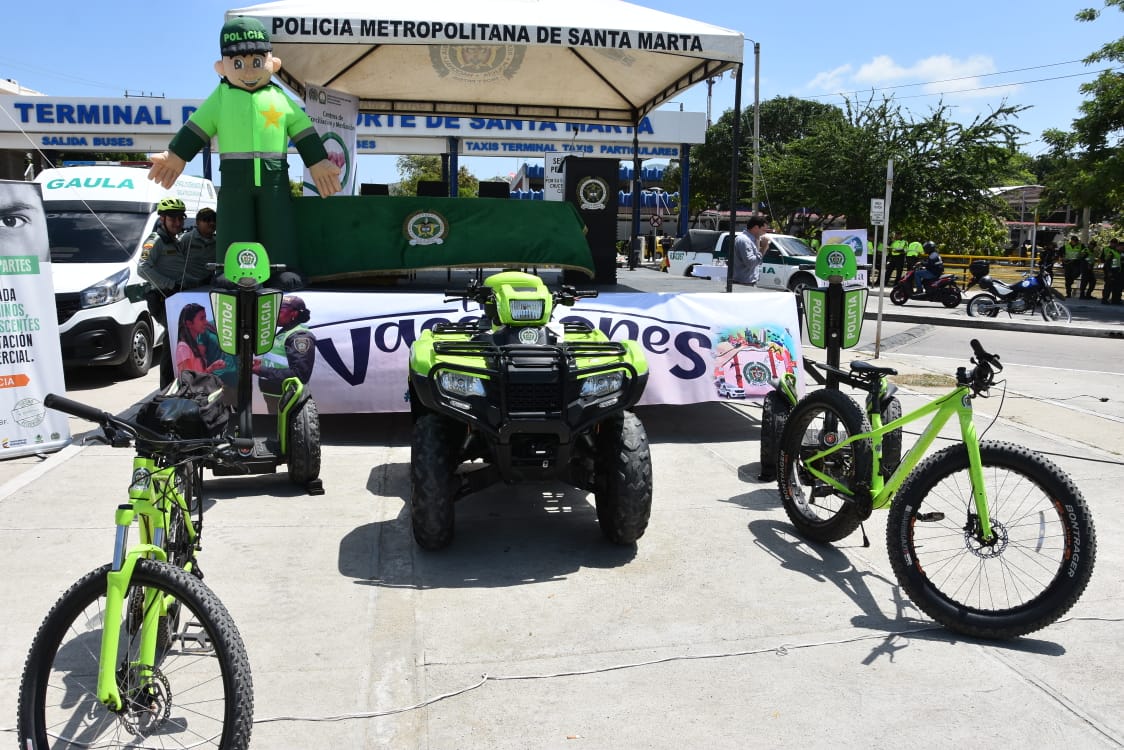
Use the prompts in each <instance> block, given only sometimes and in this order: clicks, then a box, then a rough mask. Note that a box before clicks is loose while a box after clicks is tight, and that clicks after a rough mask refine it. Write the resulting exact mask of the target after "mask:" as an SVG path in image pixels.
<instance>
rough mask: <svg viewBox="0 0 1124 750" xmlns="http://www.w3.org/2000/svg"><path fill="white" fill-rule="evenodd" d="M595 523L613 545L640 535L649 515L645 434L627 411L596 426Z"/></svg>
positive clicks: (648, 456)
mask: <svg viewBox="0 0 1124 750" xmlns="http://www.w3.org/2000/svg"><path fill="white" fill-rule="evenodd" d="M596 444H597V450H596V455H597V458H596V468H595V472H596V485H595V486H596V489H595V491H594V498H595V500H596V502H597V522H598V523H599V524H600V525H601V533H602V534H604V535H605V538H606V539H608V540H609V541H610V542H613V543H614V544H633V543H634V542H635V541H636V540H637V539H639V538H640V537H642V536H644V531H645V529H647V528H648V518H649V517H650V516H651V514H652V456H651V453H650V452H649V449H648V434H647V432H645V430H644V425H643V424H641V422H640V419H639V418H638V417H637V416H636V415H635V414H633V413H632V412H630V411H626V412H624V413H622V414H620V415H619V416H615V417H613V418H610V419H607V420H605V421H604V422H602V423H601V424H599V425H598V426H597V436H596Z"/></svg>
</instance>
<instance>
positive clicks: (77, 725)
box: [19, 560, 254, 749]
mask: <svg viewBox="0 0 1124 750" xmlns="http://www.w3.org/2000/svg"><path fill="white" fill-rule="evenodd" d="M108 572H109V566H108V565H106V566H103V567H101V568H98V569H97V570H95V571H93V572H91V573H88V574H87V575H86V576H85V577H83V578H81V579H80V580H79V581H78V582H77V583H75V584H74V585H73V586H71V587H70V589H69V590H67V591H66V593H64V594H63V595H62V596H61V597H60V598H59V600H58V602H57V603H56V604H55V606H54V607H52V609H51V611H50V613H49V614H48V615H47V617H46V619H45V620H44V621H43V624H42V625H41V626H40V628H39V632H38V634H37V635H36V636H35V640H34V641H33V642H32V645H31V651H30V652H29V653H28V656H27V662H26V663H25V665H24V669H23V678H22V680H21V681H20V692H19V736H20V740H19V741H20V745H21V747H22V746H23V745H24V744H25V743H27V742H28V741H30V742H31V743H32V744H31V745H29V747H30V746H34V747H42V748H46V747H52V748H71V747H73V748H79V747H80V748H88V747H136V746H143V747H165V746H167V747H217V748H224V749H226V748H232V749H233V748H237V749H241V748H245V747H247V746H248V745H249V742H250V731H251V729H252V728H253V708H254V696H253V682H252V680H251V678H250V664H249V660H248V659H247V657H246V649H245V647H244V646H243V644H242V638H241V636H240V635H239V634H238V629H237V628H236V627H235V625H234V622H233V620H231V618H230V615H229V614H228V613H227V611H226V608H225V607H223V605H222V603H221V602H220V601H219V600H218V597H216V596H215V595H214V594H213V593H212V592H211V590H210V589H208V588H207V587H206V586H204V585H203V583H202V582H201V581H199V580H197V579H195V578H193V577H192V576H190V575H189V574H187V573H185V572H184V571H182V570H180V569H178V568H173V567H172V566H170V565H167V564H166V563H160V562H156V561H153V560H139V561H138V562H137V565H136V568H135V569H134V570H133V577H132V581H131V583H130V590H131V589H132V588H134V587H135V588H138V589H144V588H148V589H155V590H156V592H157V593H159V594H161V595H163V596H170V597H174V598H175V599H176V600H177V601H178V602H179V604H180V607H181V614H180V623H181V626H180V628H179V629H178V631H177V632H176V633H175V635H174V637H173V638H172V642H171V644H169V645H168V646H165V647H160V648H158V649H157V655H156V663H155V665H154V666H153V667H152V669H151V673H149V670H144V672H142V670H141V669H140V668H138V666H137V664H136V660H137V650H138V648H139V640H140V639H139V635H130V634H129V632H128V630H129V629H128V626H127V624H126V622H125V621H126V620H127V619H128V614H127V613H126V615H125V616H124V617H123V618H122V622H119V623H112V626H113V627H117V628H120V630H121V635H120V638H121V641H120V651H119V653H118V655H117V658H116V660H115V663H114V665H113V669H114V671H115V672H116V675H117V687H118V690H119V691H120V692H121V697H122V699H123V700H124V701H125V706H124V709H123V710H122V711H120V712H117V713H115V712H113V711H110V710H109V709H108V708H106V707H105V706H104V705H103V704H102V703H100V702H99V701H98V699H97V677H98V661H99V657H98V653H99V649H100V644H101V636H102V630H103V628H104V627H106V626H107V623H106V622H105V620H104V618H105V598H106V574H107V573H108ZM130 599H131V596H130V595H129V594H128V593H127V594H126V602H128V601H129V600H130ZM126 609H128V607H126Z"/></svg>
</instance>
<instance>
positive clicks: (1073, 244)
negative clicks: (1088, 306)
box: [1062, 234, 1086, 297]
mask: <svg viewBox="0 0 1124 750" xmlns="http://www.w3.org/2000/svg"><path fill="white" fill-rule="evenodd" d="M1062 253H1063V256H1064V257H1063V259H1062V262H1063V263H1064V264H1065V296H1066V297H1071V296H1073V282H1075V281H1077V280H1078V279H1080V278H1081V275H1082V274H1083V273H1084V271H1085V256H1086V252H1085V247H1084V246H1083V245H1082V244H1081V242H1080V241H1079V240H1078V239H1077V235H1076V234H1075V235H1073V236H1072V237H1070V238H1069V242H1067V243H1065V247H1063V248H1062ZM1078 291H1080V287H1078Z"/></svg>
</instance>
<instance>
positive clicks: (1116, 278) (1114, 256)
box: [1101, 237, 1124, 305]
mask: <svg viewBox="0 0 1124 750" xmlns="http://www.w3.org/2000/svg"><path fill="white" fill-rule="evenodd" d="M1122 253H1124V243H1121V242H1120V240H1118V239H1116V238H1115V237H1114V238H1113V239H1111V240H1109V243H1108V245H1107V246H1106V247H1105V250H1104V291H1103V292H1102V293H1101V304H1102V305H1109V304H1112V305H1119V304H1120V294H1121V289H1122V288H1124V262H1122V258H1121V255H1122Z"/></svg>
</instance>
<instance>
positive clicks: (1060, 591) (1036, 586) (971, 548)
mask: <svg viewBox="0 0 1124 750" xmlns="http://www.w3.org/2000/svg"><path fill="white" fill-rule="evenodd" d="M980 458H981V460H982V461H983V475H984V482H985V487H984V489H985V491H986V492H987V502H988V515H989V516H990V517H991V526H992V532H993V538H992V539H991V540H989V541H985V540H983V538H982V534H981V532H980V527H979V518H978V516H977V514H976V505H975V501H974V500H973V498H972V481H971V477H970V476H969V471H968V450H967V448H966V447H965V446H964V445H963V444H962V443H961V444H958V445H953V446H950V447H948V448H945V449H944V450H941V451H939V452H937V453H935V454H933V455H932V456H930V457H928V458H927V459H925V461H923V462H922V463H921V464H920V465H918V467H917V468H916V469H915V470H914V471H913V473H912V474H910V476H909V477H908V478H907V479H906V481H905V484H903V485H902V488H901V490H900V491H899V492H898V495H897V497H896V498H894V502H893V504H892V505H891V506H890V518H889V522H888V524H887V527H886V548H887V550H888V552H889V554H890V564H891V565H892V566H893V569H894V573H895V575H896V576H897V579H898V582H899V583H901V585H902V588H903V589H905V592H906V593H907V594H908V595H909V597H910V599H912V600H913V603H914V604H916V605H917V606H918V607H919V608H920V609H921V610H922V611H923V612H925V613H926V614H927V615H929V616H930V617H932V618H933V619H934V620H936V621H937V622H939V623H940V624H942V625H944V626H945V627H947V628H948V629H950V630H954V631H956V632H958V633H963V634H965V635H969V636H972V637H976V638H1015V637H1017V636H1020V635H1026V634H1027V633H1032V632H1034V631H1035V630H1039V629H1041V628H1044V627H1046V626H1047V625H1049V624H1050V623H1052V622H1054V621H1055V620H1057V619H1058V618H1059V617H1061V616H1062V615H1064V614H1065V613H1066V612H1068V611H1069V609H1070V608H1071V607H1072V606H1073V605H1074V603H1075V602H1076V601H1077V599H1078V597H1080V596H1081V594H1082V592H1084V591H1085V587H1086V586H1087V585H1088V583H1089V577H1090V576H1091V575H1092V573H1093V563H1094V560H1095V558H1096V534H1095V531H1094V529H1093V520H1092V518H1091V517H1090V515H1089V510H1088V508H1087V507H1086V505H1085V500H1084V498H1083V497H1082V496H1081V492H1080V490H1078V489H1077V487H1076V486H1075V485H1074V483H1073V480H1071V479H1070V478H1069V476H1068V475H1066V473H1065V472H1063V471H1062V470H1061V469H1060V468H1058V467H1057V466H1055V465H1054V464H1053V463H1051V462H1050V461H1048V460H1047V459H1045V458H1043V457H1042V456H1041V455H1039V454H1036V453H1032V452H1031V451H1030V450H1029V449H1027V448H1024V447H1022V446H1019V445H1014V444H1011V443H1001V442H995V441H983V442H981V443H980Z"/></svg>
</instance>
